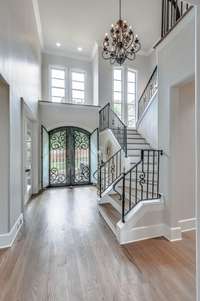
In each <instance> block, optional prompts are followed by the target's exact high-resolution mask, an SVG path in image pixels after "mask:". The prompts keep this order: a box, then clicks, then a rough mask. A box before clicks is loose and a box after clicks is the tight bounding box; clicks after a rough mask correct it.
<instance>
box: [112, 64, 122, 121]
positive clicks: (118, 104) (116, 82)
mask: <svg viewBox="0 0 200 301" xmlns="http://www.w3.org/2000/svg"><path fill="white" fill-rule="evenodd" d="M122 84H123V81H122V69H120V68H114V70H113V109H114V112H115V113H116V114H117V115H118V116H119V118H120V119H123V112H122Z"/></svg>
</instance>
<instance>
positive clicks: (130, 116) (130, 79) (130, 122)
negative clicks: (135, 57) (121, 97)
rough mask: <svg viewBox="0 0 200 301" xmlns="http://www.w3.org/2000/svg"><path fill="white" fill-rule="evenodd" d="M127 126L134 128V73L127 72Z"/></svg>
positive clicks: (131, 71)
mask: <svg viewBox="0 0 200 301" xmlns="http://www.w3.org/2000/svg"><path fill="white" fill-rule="evenodd" d="M127 126H128V127H135V126H136V72H135V71H133V70H130V69H128V72H127Z"/></svg>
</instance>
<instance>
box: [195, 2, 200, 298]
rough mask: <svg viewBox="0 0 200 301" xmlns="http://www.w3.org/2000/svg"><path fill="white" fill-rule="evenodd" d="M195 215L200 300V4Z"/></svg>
mask: <svg viewBox="0 0 200 301" xmlns="http://www.w3.org/2000/svg"><path fill="white" fill-rule="evenodd" d="M195 9H196V64H195V65H196V107H195V109H196V110H195V111H196V217H197V235H196V237H197V244H196V245H197V250H196V254H197V255H196V258H197V264H196V271H197V282H196V285H197V298H196V300H197V301H200V5H198V6H196V8H195Z"/></svg>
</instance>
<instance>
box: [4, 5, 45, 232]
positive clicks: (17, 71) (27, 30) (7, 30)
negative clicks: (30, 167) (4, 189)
mask: <svg viewBox="0 0 200 301" xmlns="http://www.w3.org/2000/svg"><path fill="white" fill-rule="evenodd" d="M22 8H23V9H22ZM0 28H1V30H0V41H1V43H0V74H1V75H2V76H3V78H4V79H5V80H6V81H7V83H8V84H9V86H10V97H9V106H10V187H11V189H10V203H9V210H10V227H12V226H13V225H14V223H15V222H16V220H17V218H18V217H19V215H20V214H21V212H22V173H21V166H22V165H21V161H22V160H21V157H22V155H21V154H22V141H21V125H22V124H21V101H20V98H21V97H23V98H24V101H25V102H26V103H27V105H28V106H29V108H30V110H31V112H32V114H33V115H34V116H35V118H36V116H37V103H38V99H39V98H40V88H41V82H40V60H41V58H40V45H39V40H38V34H37V28H36V22H35V16H34V12H33V7H32V1H31V0H21V1H20V3H19V1H17V0H14V1H13V0H6V1H1V2H0ZM5 164H6V163H5ZM7 168H8V166H7ZM0 193H1V192H0ZM0 211H1V210H0ZM3 214H4V213H3ZM5 215H6V213H5ZM1 222H2V220H1V219H0V223H1ZM7 223H8V224H9V221H7ZM1 229H4V230H5V229H6V228H5V226H4V227H3V228H2V227H1Z"/></svg>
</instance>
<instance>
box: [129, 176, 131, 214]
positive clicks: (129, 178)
mask: <svg viewBox="0 0 200 301" xmlns="http://www.w3.org/2000/svg"><path fill="white" fill-rule="evenodd" d="M131 184H132V172H130V178H129V210H131V202H132V195H131V194H132V186H131Z"/></svg>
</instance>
